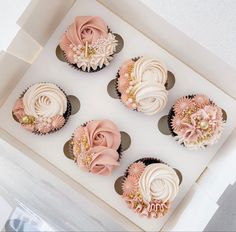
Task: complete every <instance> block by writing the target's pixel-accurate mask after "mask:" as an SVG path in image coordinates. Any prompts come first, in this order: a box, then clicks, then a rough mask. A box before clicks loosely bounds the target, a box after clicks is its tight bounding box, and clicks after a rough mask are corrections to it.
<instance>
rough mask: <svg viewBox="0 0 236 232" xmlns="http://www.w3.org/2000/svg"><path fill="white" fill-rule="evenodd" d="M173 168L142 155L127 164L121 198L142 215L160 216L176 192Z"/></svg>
mask: <svg viewBox="0 0 236 232" xmlns="http://www.w3.org/2000/svg"><path fill="white" fill-rule="evenodd" d="M179 185H180V179H179V177H178V175H177V173H176V171H175V170H174V169H173V168H171V167H170V166H168V165H167V164H165V163H163V162H162V161H160V160H158V159H155V158H143V159H140V160H138V161H136V162H134V163H133V164H131V165H130V166H129V168H128V169H127V171H126V173H125V178H124V180H123V184H122V191H123V194H122V197H123V199H124V200H125V202H126V203H127V204H128V207H129V208H131V209H132V210H134V211H135V212H136V213H138V214H140V215H141V216H146V217H148V218H160V217H162V216H164V215H165V214H166V213H167V212H168V211H169V209H170V207H171V202H172V201H173V200H174V199H175V197H176V196H177V194H178V191H179Z"/></svg>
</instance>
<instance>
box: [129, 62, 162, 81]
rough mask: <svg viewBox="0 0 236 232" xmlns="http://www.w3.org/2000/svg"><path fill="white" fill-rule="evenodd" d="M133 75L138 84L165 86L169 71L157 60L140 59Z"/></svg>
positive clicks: (136, 63)
mask: <svg viewBox="0 0 236 232" xmlns="http://www.w3.org/2000/svg"><path fill="white" fill-rule="evenodd" d="M131 75H132V77H133V79H134V80H137V81H138V82H143V81H148V82H149V83H151V82H152V83H160V84H162V85H164V84H165V83H166V80H167V69H166V67H165V65H164V64H161V63H160V62H159V61H158V60H156V59H148V58H140V59H138V60H137V61H136V62H135V64H134V69H133V72H132V74H131Z"/></svg>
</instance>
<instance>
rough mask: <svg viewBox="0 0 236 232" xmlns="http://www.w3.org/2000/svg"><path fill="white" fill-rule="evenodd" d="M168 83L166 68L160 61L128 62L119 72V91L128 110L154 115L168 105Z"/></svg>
mask: <svg viewBox="0 0 236 232" xmlns="http://www.w3.org/2000/svg"><path fill="white" fill-rule="evenodd" d="M166 81H167V70H166V67H165V65H163V64H161V63H160V62H159V61H158V60H156V59H147V58H139V59H138V60H137V61H133V60H128V61H126V62H124V63H123V65H122V66H121V68H120V70H119V78H118V91H119V92H120V94H121V100H122V102H123V103H124V104H125V105H126V106H127V107H128V108H130V109H135V110H137V111H140V112H143V113H144V114H146V115H154V114H156V113H158V112H160V111H161V110H163V109H164V107H165V106H166V104H167V96H168V91H167V90H166V88H165V83H166Z"/></svg>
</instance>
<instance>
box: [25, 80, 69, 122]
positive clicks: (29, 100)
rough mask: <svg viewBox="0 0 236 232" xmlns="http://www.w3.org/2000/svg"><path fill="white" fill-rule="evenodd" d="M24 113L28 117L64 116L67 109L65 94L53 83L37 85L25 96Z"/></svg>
mask: <svg viewBox="0 0 236 232" xmlns="http://www.w3.org/2000/svg"><path fill="white" fill-rule="evenodd" d="M23 105H24V111H25V114H27V115H32V116H34V117H35V118H38V117H47V118H48V117H53V116H55V115H63V114H64V113H65V111H66V109H67V99H66V96H65V94H64V93H63V92H62V91H61V90H60V89H59V88H58V87H57V86H56V85H54V84H52V83H37V84H34V85H33V86H31V87H30V88H29V89H28V90H27V91H26V92H25V94H24V96H23Z"/></svg>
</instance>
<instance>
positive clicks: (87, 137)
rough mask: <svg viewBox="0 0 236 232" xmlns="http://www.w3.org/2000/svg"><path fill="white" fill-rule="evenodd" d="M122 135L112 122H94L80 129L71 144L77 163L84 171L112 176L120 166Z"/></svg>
mask: <svg viewBox="0 0 236 232" xmlns="http://www.w3.org/2000/svg"><path fill="white" fill-rule="evenodd" d="M120 148H121V134H120V131H119V130H118V128H117V126H116V125H115V124H114V123H113V122H112V121H110V120H94V121H90V122H88V123H86V124H85V125H82V126H80V127H78V128H77V129H76V130H75V132H74V134H73V136H72V142H71V153H72V154H73V156H74V160H75V163H76V164H77V165H78V166H79V167H80V168H81V169H82V170H84V171H87V172H91V173H95V174H99V175H110V174H111V173H112V171H113V170H114V169H115V168H116V167H117V166H119V160H120V150H121V149H120Z"/></svg>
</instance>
